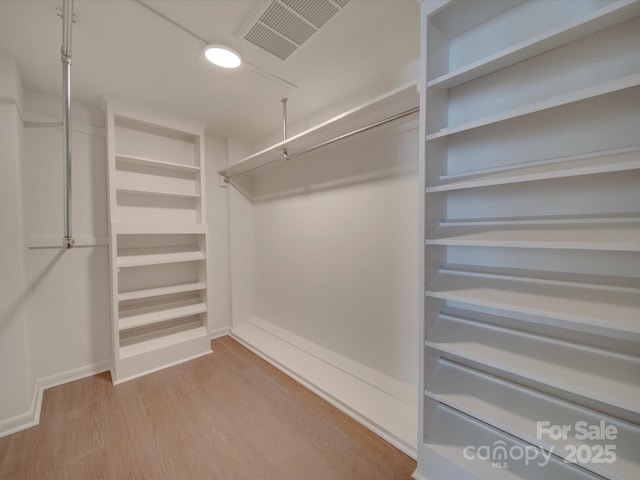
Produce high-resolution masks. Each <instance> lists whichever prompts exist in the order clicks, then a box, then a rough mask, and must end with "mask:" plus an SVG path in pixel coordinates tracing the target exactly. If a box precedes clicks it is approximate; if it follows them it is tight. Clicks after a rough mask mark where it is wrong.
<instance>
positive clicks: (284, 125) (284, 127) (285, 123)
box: [280, 98, 289, 140]
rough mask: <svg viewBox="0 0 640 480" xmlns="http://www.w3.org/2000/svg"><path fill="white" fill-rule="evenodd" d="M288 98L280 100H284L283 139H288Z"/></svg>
mask: <svg viewBox="0 0 640 480" xmlns="http://www.w3.org/2000/svg"><path fill="white" fill-rule="evenodd" d="M287 100H289V99H288V98H283V99H282V100H280V101H281V102H282V139H283V140H286V139H287Z"/></svg>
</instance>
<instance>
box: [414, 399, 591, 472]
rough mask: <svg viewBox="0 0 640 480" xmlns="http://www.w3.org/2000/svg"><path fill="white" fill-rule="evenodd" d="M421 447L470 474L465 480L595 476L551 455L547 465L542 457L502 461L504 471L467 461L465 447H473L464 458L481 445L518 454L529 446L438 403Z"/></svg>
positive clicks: (490, 464) (476, 460)
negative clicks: (504, 465) (501, 448)
mask: <svg viewBox="0 0 640 480" xmlns="http://www.w3.org/2000/svg"><path fill="white" fill-rule="evenodd" d="M425 444H426V447H427V448H429V449H432V450H433V451H434V452H436V453H438V454H439V455H441V456H442V457H444V458H446V459H447V460H449V461H450V462H452V463H453V464H455V465H458V466H459V468H464V469H465V470H466V471H468V472H469V473H470V475H468V476H466V477H464V478H465V480H466V479H467V478H469V479H470V478H474V479H481V478H483V479H489V478H490V479H492V480H493V479H495V480H516V479H528V480H534V479H535V480H537V479H540V480H549V479H562V480H578V479H580V480H584V479H590V480H595V477H594V476H593V475H592V474H589V473H588V472H587V471H585V470H582V469H580V468H577V467H574V466H572V465H570V464H567V463H564V462H562V461H561V460H559V459H558V458H556V457H554V456H551V457H546V458H548V460H549V461H548V463H547V464H544V463H543V462H544V461H545V460H546V458H543V457H542V455H540V456H539V457H537V458H536V459H533V460H529V461H528V462H527V461H525V459H524V458H521V459H519V460H517V459H515V458H506V459H505V461H506V462H507V463H508V468H495V467H494V465H493V463H494V462H499V461H498V460H496V459H493V460H492V459H488V460H481V459H480V458H478V457H477V456H476V457H475V458H474V459H467V458H466V457H465V448H466V447H468V446H471V447H473V448H474V450H473V451H469V450H468V449H467V455H469V454H471V453H476V451H477V450H476V449H477V448H478V447H481V446H484V445H486V446H487V447H486V448H489V450H491V448H492V447H495V446H496V445H500V444H502V445H504V446H505V447H506V450H507V451H510V450H511V451H522V450H526V447H527V446H528V445H529V444H527V443H524V442H521V441H519V440H518V439H515V438H514V437H512V436H510V435H507V434H505V433H503V432H501V431H499V430H496V429H494V428H492V427H489V426H488V425H485V424H483V423H481V422H478V421H476V420H474V419H472V418H470V417H468V416H467V415H463V414H462V413H459V412H456V411H455V410H453V409H451V408H449V407H446V406H444V405H442V404H440V405H438V407H437V409H436V412H435V414H434V415H433V416H432V418H431V421H430V423H429V427H428V429H427V434H426V438H425ZM529 448H530V449H533V450H532V452H533V451H535V450H536V447H535V446H529ZM545 453H546V452H545ZM547 455H548V454H547ZM514 456H515V455H514ZM541 465H544V466H541ZM434 478H436V477H434ZM438 478H440V477H438ZM451 478H456V479H457V478H460V476H458V475H455V476H453V477H451Z"/></svg>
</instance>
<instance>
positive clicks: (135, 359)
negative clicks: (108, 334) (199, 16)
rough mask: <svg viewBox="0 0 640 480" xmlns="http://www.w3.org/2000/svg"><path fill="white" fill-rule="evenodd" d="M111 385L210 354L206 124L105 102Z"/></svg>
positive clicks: (109, 100) (118, 103)
mask: <svg viewBox="0 0 640 480" xmlns="http://www.w3.org/2000/svg"><path fill="white" fill-rule="evenodd" d="M103 109H104V110H105V112H106V117H107V122H106V123H107V155H108V169H109V171H108V179H109V225H110V236H111V257H110V258H111V296H112V326H113V329H112V332H113V337H112V344H113V358H114V365H113V370H112V376H113V381H114V383H119V382H122V381H125V380H129V379H132V378H135V377H138V376H140V375H144V374H146V373H149V372H152V371H155V370H159V369H161V368H164V367H167V366H170V365H173V364H176V363H180V362H182V361H185V360H189V359H191V358H195V357H197V356H200V355H204V354H206V353H208V352H210V351H211V347H210V340H209V335H208V331H207V295H206V290H207V268H206V262H207V258H208V255H207V225H206V223H205V220H206V215H205V207H206V202H205V188H204V167H205V165H204V125H202V124H199V123H195V122H192V121H189V120H185V119H181V118H177V117H173V116H170V115H167V114H164V113H161V112H155V111H152V110H149V109H146V108H143V107H138V106H135V105H130V104H127V103H124V102H121V101H118V100H113V99H105V100H104V102H103Z"/></svg>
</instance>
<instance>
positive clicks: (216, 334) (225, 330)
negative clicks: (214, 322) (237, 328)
mask: <svg viewBox="0 0 640 480" xmlns="http://www.w3.org/2000/svg"><path fill="white" fill-rule="evenodd" d="M229 333H231V328H229V327H220V328H216V329H213V330H211V331H210V332H209V338H210V339H211V340H213V339H215V338H220V337H224V336H225V335H229Z"/></svg>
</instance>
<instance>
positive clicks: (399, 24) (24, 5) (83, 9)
mask: <svg viewBox="0 0 640 480" xmlns="http://www.w3.org/2000/svg"><path fill="white" fill-rule="evenodd" d="M144 1H145V3H147V4H148V5H149V6H151V7H153V8H154V9H156V10H158V11H159V12H161V13H163V14H164V15H166V16H167V17H169V18H171V19H172V20H174V21H175V22H177V23H179V24H181V25H183V26H184V27H186V28H187V29H189V30H190V31H192V32H194V33H196V34H197V35H199V36H200V37H202V38H204V39H206V40H207V41H208V42H210V43H225V44H227V45H229V46H230V47H232V48H234V49H235V50H237V51H238V52H240V53H241V55H242V56H243V58H244V59H246V60H248V61H249V62H251V63H252V64H255V65H257V66H259V67H260V68H261V69H263V70H265V71H268V72H271V73H273V74H275V75H277V76H279V77H282V78H284V79H286V80H287V81H289V82H291V83H293V84H295V85H297V86H298V88H293V87H288V86H285V85H284V84H282V83H281V82H278V81H276V80H274V79H273V78H271V77H269V76H268V75H265V74H263V73H260V72H259V71H256V69H255V68H252V67H250V66H248V65H246V64H243V65H242V66H241V67H240V68H238V69H236V70H224V69H220V68H218V67H215V66H214V65H212V64H210V63H208V62H207V61H206V59H205V57H204V55H203V44H202V43H201V42H199V41H198V40H196V39H195V38H193V37H192V36H190V35H189V34H187V33H185V32H184V31H182V30H180V29H179V28H177V27H175V26H174V25H171V24H170V23H168V22H167V21H165V20H164V19H162V18H160V17H159V16H157V15H155V14H153V13H152V12H150V11H149V10H147V9H146V8H144V7H143V6H141V5H140V4H138V3H137V2H136V1H134V0H76V1H75V2H74V10H75V15H76V23H75V24H74V29H73V72H72V87H73V90H72V92H73V93H72V96H73V100H74V101H77V102H80V103H83V104H86V105H90V106H97V105H98V104H99V99H100V97H101V96H102V95H107V96H113V97H118V98H121V99H123V100H128V101H132V102H136V103H139V104H142V105H146V106H148V107H152V108H157V109H162V110H166V111H169V112H173V113H175V114H177V115H182V116H186V117H189V118H192V119H195V120H199V121H202V122H204V123H207V124H208V125H209V129H208V132H209V133H211V134H216V135H220V136H229V137H234V138H238V139H241V140H245V141H248V142H254V141H256V140H258V139H262V138H264V137H266V136H268V135H270V134H273V133H274V132H276V131H278V130H279V128H280V125H281V120H280V116H281V108H282V107H281V104H280V99H281V98H282V97H288V98H289V119H290V121H291V122H296V121H300V120H301V119H304V118H306V117H308V116H309V115H312V114H313V113H314V112H317V111H318V110H320V109H323V108H325V107H327V106H329V105H333V104H335V103H336V102H339V101H340V100H341V99H344V98H346V97H348V95H349V94H351V93H353V92H357V91H358V89H359V88H361V87H364V86H366V85H368V84H370V83H372V82H373V81H374V80H376V79H377V78H380V77H382V76H384V75H385V74H386V73H388V72H390V71H394V70H396V69H398V68H400V67H402V66H404V65H406V64H408V63H410V62H412V61H414V60H415V59H416V58H417V57H418V48H419V41H418V35H419V15H418V4H417V2H416V0H352V1H351V2H350V4H349V5H348V6H347V7H346V8H345V9H344V11H343V12H342V13H341V14H340V15H339V16H337V17H336V18H335V19H334V20H332V21H331V22H330V23H329V24H327V25H326V26H325V27H323V28H322V29H321V30H320V31H319V32H318V33H317V34H316V35H315V36H313V37H312V38H311V39H310V40H308V41H307V42H306V43H305V44H303V46H302V47H301V48H300V49H299V51H298V52H296V53H295V54H293V55H292V56H291V57H290V58H289V59H287V60H286V61H285V62H282V61H280V60H279V59H276V58H275V57H272V56H271V55H269V54H267V53H265V52H263V51H262V50H260V49H258V48H257V47H255V46H253V45H251V44H250V43H248V42H246V41H244V40H242V39H240V38H239V37H238V34H239V33H240V31H241V30H242V28H243V27H244V26H245V25H246V23H247V21H248V20H250V19H251V18H252V16H254V15H255V12H256V11H257V10H258V9H260V7H261V4H262V2H263V1H267V0H198V1H190V0H144ZM306 1H310V2H313V1H315V0H306ZM61 5H62V0H37V1H26V0H0V50H2V51H5V52H7V53H9V54H10V55H12V56H13V57H14V58H15V59H16V63H17V65H18V70H19V72H20V74H21V77H22V82H23V85H24V87H25V88H26V89H31V90H36V91H41V92H46V93H52V94H59V93H60V91H61V75H62V74H61V65H60V46H61V28H62V27H61V21H60V18H59V17H58V16H57V14H56V9H57V8H59V7H61ZM262 5H263V4H262Z"/></svg>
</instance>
